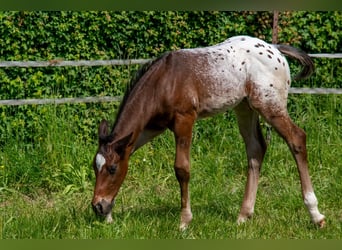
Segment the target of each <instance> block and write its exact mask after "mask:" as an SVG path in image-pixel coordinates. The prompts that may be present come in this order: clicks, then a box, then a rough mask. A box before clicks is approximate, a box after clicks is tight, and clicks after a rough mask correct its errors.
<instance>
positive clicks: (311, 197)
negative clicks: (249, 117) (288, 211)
mask: <svg viewBox="0 0 342 250" xmlns="http://www.w3.org/2000/svg"><path fill="white" fill-rule="evenodd" d="M284 106H285V105H283V106H280V105H278V106H277V105H276V104H275V103H267V105H263V106H262V105H258V107H257V109H258V111H259V112H260V114H261V115H262V116H263V117H264V118H265V120H266V121H267V122H268V123H269V124H270V125H271V126H272V127H273V128H274V129H275V130H276V131H277V132H278V134H279V135H280V136H281V137H282V138H283V139H284V140H285V142H286V143H287V145H288V147H289V149H290V151H291V153H292V155H293V157H294V159H295V162H296V165H297V169H298V172H299V177H300V183H301V191H302V196H303V201H304V204H305V205H306V207H307V209H308V211H309V214H310V216H311V219H312V221H313V222H314V223H315V224H317V225H319V226H320V227H323V226H324V224H325V217H324V215H323V214H321V213H320V212H319V210H318V201H317V198H316V195H315V193H314V189H313V186H312V183H311V179H310V176H309V169H308V160H307V150H306V134H305V132H304V131H303V130H302V129H301V128H299V127H298V126H297V125H296V124H294V123H293V121H292V120H291V118H290V117H289V115H288V112H287V110H286V108H281V107H284Z"/></svg>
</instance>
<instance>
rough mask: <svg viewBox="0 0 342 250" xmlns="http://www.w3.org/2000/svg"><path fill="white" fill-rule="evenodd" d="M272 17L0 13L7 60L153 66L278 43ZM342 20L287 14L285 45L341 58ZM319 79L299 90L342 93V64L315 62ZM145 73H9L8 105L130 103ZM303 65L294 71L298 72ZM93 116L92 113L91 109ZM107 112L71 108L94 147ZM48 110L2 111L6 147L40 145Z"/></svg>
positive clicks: (282, 26) (1, 52) (5, 71)
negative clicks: (162, 59)
mask: <svg viewBox="0 0 342 250" xmlns="http://www.w3.org/2000/svg"><path fill="white" fill-rule="evenodd" d="M272 18H273V14H272V12H251V11H241V12H219V11H215V12H204V11H200V12H197V11H192V12H183V11H144V12H137V11H122V12H117V11H95V12H71V11H58V12H43V11H41V12H25V11H24V12H0V43H1V44H2V46H1V48H0V57H1V60H80V59H86V60H94V59H126V58H151V57H155V56H157V55H159V54H161V53H163V52H165V51H169V50H175V49H178V48H191V47H201V46H208V45H212V44H215V43H218V42H221V41H223V40H225V39H226V38H227V37H230V36H233V35H239V34H246V35H251V36H257V37H260V38H262V39H264V40H266V41H268V42H270V41H271V40H272V30H271V29H272ZM341 25H342V13H341V12H304V11H299V12H281V13H280V22H279V42H280V43H289V44H292V45H294V46H297V47H300V48H303V49H304V50H305V51H307V52H308V53H320V52H326V53H333V52H341V41H342V37H341V36H342V35H341V32H339V31H340V30H341V28H342V27H341ZM315 63H316V65H317V70H316V74H315V75H314V77H313V78H312V80H310V81H306V82H295V83H294V85H293V86H312V87H315V86H317V87H321V86H324V87H339V84H340V82H341V81H342V75H341V74H342V73H341V71H340V70H338V69H340V68H341V60H331V59H315ZM137 67H138V65H131V66H113V67H110V66H107V67H62V68H61V67H48V68H1V69H0V79H1V85H0V96H1V99H24V98H51V97H81V96H107V95H111V96H117V95H122V93H123V91H124V89H125V84H126V83H127V82H128V81H129V79H130V77H131V75H132V74H133V72H134V71H135V70H136V69H137ZM297 67H298V65H297V64H293V65H292V64H291V68H293V70H294V71H297V70H298V69H297ZM90 106H91V109H90V110H89V107H90ZM102 108H103V105H100V104H94V105H64V106H63V107H62V106H61V107H60V109H61V110H63V111H61V112H66V110H67V111H68V112H69V113H72V114H75V117H77V119H78V120H77V128H76V129H75V131H77V132H78V133H80V134H85V135H86V136H85V138H86V140H92V135H91V134H89V133H92V132H93V131H96V126H97V125H96V124H97V123H98V121H99V120H100V119H101V118H102V117H103V116H104V113H102V112H101V109H102ZM45 110H46V108H44V107H40V106H39V107H38V106H20V107H4V106H0V116H1V120H0V143H1V144H4V143H5V142H6V141H7V140H8V138H12V137H13V136H16V137H20V138H21V139H22V140H25V141H28V142H34V141H35V140H36V135H35V134H36V133H37V132H38V128H39V126H40V123H41V121H42V120H44V115H45Z"/></svg>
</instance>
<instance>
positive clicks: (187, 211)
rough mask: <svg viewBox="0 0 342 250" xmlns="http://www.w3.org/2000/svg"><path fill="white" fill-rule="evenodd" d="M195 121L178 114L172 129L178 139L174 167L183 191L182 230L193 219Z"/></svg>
mask: <svg viewBox="0 0 342 250" xmlns="http://www.w3.org/2000/svg"><path fill="white" fill-rule="evenodd" d="M193 123H194V118H193V117H191V116H184V115H178V114H177V115H176V117H175V123H174V126H173V129H172V130H173V132H174V135H175V140H176V159H175V165H174V169H175V174H176V177H177V180H178V182H179V185H180V192H181V214H180V217H181V218H180V229H181V230H184V229H186V227H187V226H188V225H189V223H190V222H191V220H192V213H191V207H190V193H189V187H188V185H189V180H190V147H191V138H192V127H193Z"/></svg>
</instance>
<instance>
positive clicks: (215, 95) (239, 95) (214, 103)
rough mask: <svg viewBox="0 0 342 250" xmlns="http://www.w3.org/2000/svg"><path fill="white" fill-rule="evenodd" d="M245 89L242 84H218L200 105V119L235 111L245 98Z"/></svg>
mask: <svg viewBox="0 0 342 250" xmlns="http://www.w3.org/2000/svg"><path fill="white" fill-rule="evenodd" d="M245 95H246V94H245V89H244V87H243V86H242V85H240V84H233V83H219V82H218V83H216V84H215V88H213V89H211V90H210V91H209V92H207V95H206V97H204V98H202V99H201V101H200V103H199V112H198V117H199V118H205V117H208V116H213V115H215V114H218V113H221V112H224V111H227V110H229V109H233V108H234V107H235V106H236V105H237V104H239V103H240V102H241V101H242V99H243V98H244V97H245Z"/></svg>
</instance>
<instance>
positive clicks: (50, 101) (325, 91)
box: [0, 53, 342, 106]
mask: <svg viewBox="0 0 342 250" xmlns="http://www.w3.org/2000/svg"><path fill="white" fill-rule="evenodd" d="M309 56H311V57H316V58H332V59H336V58H342V53H337V54H309ZM149 60H150V59H130V60H92V61H88V60H79V61H64V60H50V61H25V62H24V61H0V68H10V67H24V68H29V67H67V66H72V67H76V66H86V67H94V66H112V65H131V64H144V63H146V62H148V61H149ZM289 93H290V94H342V88H290V91H289ZM120 100H121V97H120V96H113V97H111V96H97V97H79V98H51V99H21V100H0V106H18V105H37V104H65V103H95V102H113V101H120Z"/></svg>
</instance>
